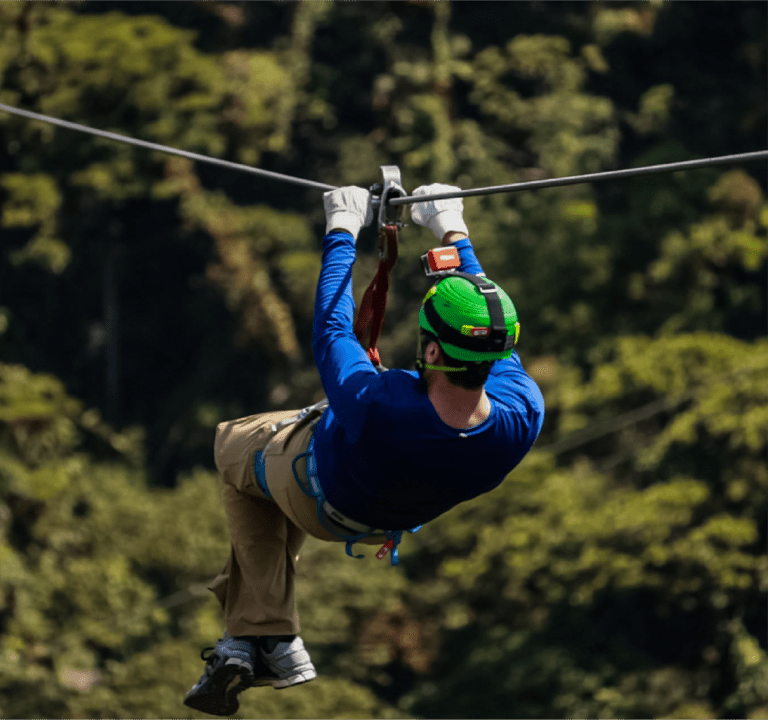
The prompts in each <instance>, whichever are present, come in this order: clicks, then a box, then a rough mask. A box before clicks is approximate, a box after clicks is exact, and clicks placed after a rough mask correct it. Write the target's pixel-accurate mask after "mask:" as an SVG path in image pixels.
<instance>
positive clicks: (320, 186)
mask: <svg viewBox="0 0 768 720" xmlns="http://www.w3.org/2000/svg"><path fill="white" fill-rule="evenodd" d="M0 110H2V111H4V112H7V113H11V114H13V115H20V116H21V117H24V118H28V119H29V120H40V121H41V122H45V123H49V124H51V125H58V126H59V127H63V128H67V130H77V131H79V132H84V133H89V134H91V135H96V136H98V137H103V138H107V139H108V140H116V141H117V142H122V143H127V144H128V145H138V146H139V147H143V148H147V149H148V150H157V151H158V152H162V153H166V154H168V155H178V156H180V157H184V158H187V159H189V160H197V161H198V162H205V163H210V164H211V165H219V166H220V167H225V168H229V169H230V170H240V171H242V172H247V173H251V174H253V175H260V176H262V177H266V178H269V179H270V180H280V181H282V182H289V183H293V184H294V185H304V186H306V187H311V188H315V189H317V190H335V189H336V186H335V185H326V184H325V183H319V182H315V181H314V180H303V179H301V178H296V177H292V176H290V175H283V174H282V173H276V172H272V171H271V170H261V169H259V168H255V167H251V166H250V165H242V164H241V163H236V162H230V161H229V160H221V159H219V158H213V157H209V156H208V155H199V154H198V153H193V152H188V151H187V150H178V149H176V148H172V147H168V146H167V145H160V144H158V143H152V142H147V141H146V140H137V139H136V138H132V137H128V136H127V135H119V134H118V133H113V132H108V131H107V130H97V129H96V128H92V127H88V126H87V125H80V124H79V123H73V122H69V121H68V120H59V119H58V118H55V117H50V116H49V115H41V114H40V113H35V112H30V111H29V110H20V109H19V108H15V107H11V106H10V105H3V104H2V103H0Z"/></svg>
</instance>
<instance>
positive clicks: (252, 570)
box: [209, 410, 386, 637]
mask: <svg viewBox="0 0 768 720" xmlns="http://www.w3.org/2000/svg"><path fill="white" fill-rule="evenodd" d="M298 412H299V411H297V410H290V411H283V412H271V413H262V414H260V415H250V416H248V417H244V418H239V419H237V420H231V421H228V422H223V423H220V424H219V425H218V427H217V428H216V440H215V442H214V459H215V461H216V467H217V469H218V471H219V475H220V478H221V480H222V484H223V497H224V505H225V507H226V512H227V520H228V523H229V531H230V536H231V541H232V545H231V550H230V556H229V559H228V561H227V564H226V566H225V568H224V570H223V571H222V572H221V574H220V575H219V576H218V577H217V578H216V579H215V580H214V581H213V582H212V583H211V585H210V586H209V589H210V590H212V591H213V592H214V594H215V595H216V597H217V598H218V600H219V602H220V603H221V606H222V609H223V611H224V617H225V620H226V627H227V632H228V633H229V634H230V635H231V636H232V637H237V636H239V635H290V634H296V633H297V632H298V631H299V620H298V615H297V614H296V611H295V599H294V579H295V575H296V563H297V562H298V560H299V553H300V551H301V546H302V545H303V543H304V540H305V539H306V536H307V535H312V536H313V537H316V538H318V539H320V540H326V541H329V542H343V541H342V540H340V539H339V538H337V537H336V536H335V535H333V534H331V533H329V532H328V531H327V530H325V529H324V528H323V526H322V525H321V523H320V521H319V519H318V517H317V503H316V501H315V500H314V499H313V498H310V497H309V496H307V495H305V494H304V492H303V491H302V490H301V488H300V487H299V486H298V483H297V482H296V478H295V477H294V474H293V469H292V463H293V460H294V458H295V457H296V456H297V455H299V454H300V453H302V452H304V451H305V450H306V449H307V446H308V444H309V441H310V438H311V437H312V432H313V428H314V424H315V422H316V420H317V419H318V418H319V416H320V413H321V411H316V412H313V413H311V414H310V415H308V416H307V417H306V418H303V419H302V420H301V421H299V422H297V423H293V424H291V425H288V426H286V427H284V428H282V429H280V430H279V431H278V432H277V433H275V432H273V431H272V426H273V425H274V424H276V423H278V422H280V421H281V420H285V419H288V418H291V417H294V416H295V415H297V414H298ZM259 450H262V451H264V457H265V460H266V463H265V467H266V478H267V487H268V488H269V491H270V493H271V494H272V498H267V497H266V496H265V495H264V493H263V492H262V491H261V488H260V487H259V484H258V481H257V480H256V472H255V470H254V459H255V456H256V453H257V452H258V451H259ZM296 470H297V472H298V474H299V478H300V479H301V481H302V482H304V483H305V485H306V483H307V476H306V463H305V461H304V459H303V458H302V459H300V460H299V461H298V462H297V463H296ZM385 541H386V538H385V537H383V536H376V537H371V538H367V539H366V540H364V541H362V542H364V543H366V544H370V545H376V544H378V545H381V544H383V543H384V542H385ZM350 562H352V560H351V559H350Z"/></svg>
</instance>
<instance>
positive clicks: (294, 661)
mask: <svg viewBox="0 0 768 720" xmlns="http://www.w3.org/2000/svg"><path fill="white" fill-rule="evenodd" d="M259 655H260V656H261V659H262V661H263V662H264V664H265V665H266V667H267V669H268V671H269V672H270V673H271V674H272V676H273V677H272V678H271V679H270V680H269V684H270V685H272V687H273V688H275V689H276V690H282V689H284V688H287V687H292V686H293V685H300V684H301V683H305V682H309V681H310V680H314V679H315V678H316V677H317V673H316V672H315V666H314V665H313V664H312V661H311V660H310V658H309V653H308V652H307V651H306V649H305V648H304V641H303V640H302V639H301V638H300V637H298V636H296V637H295V638H293V640H291V641H290V642H285V641H283V642H278V643H277V645H276V646H275V648H274V650H272V652H267V651H266V650H265V649H264V648H261V649H260V650H259ZM261 679H262V680H263V679H264V678H261Z"/></svg>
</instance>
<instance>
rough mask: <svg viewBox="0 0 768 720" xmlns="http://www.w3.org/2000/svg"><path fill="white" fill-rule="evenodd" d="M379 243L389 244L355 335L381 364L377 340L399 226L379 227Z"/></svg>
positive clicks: (366, 300) (395, 251)
mask: <svg viewBox="0 0 768 720" xmlns="http://www.w3.org/2000/svg"><path fill="white" fill-rule="evenodd" d="M379 246H380V247H381V248H386V256H385V259H383V260H379V268H378V270H377V271H376V275H374V277H373V280H371V284H370V285H369V286H368V289H367V290H366V291H365V294H364V295H363V299H362V301H361V302H360V309H359V311H358V313H357V321H356V322H355V335H356V336H357V339H358V340H359V341H360V344H361V345H362V346H363V347H364V348H365V350H366V351H367V353H368V357H369V358H370V359H371V362H372V363H373V364H374V365H381V358H380V356H379V350H378V348H377V347H376V343H378V341H379V335H380V334H381V328H382V326H383V325H384V312H385V310H386V309H387V291H388V290H389V273H390V270H392V268H393V267H394V265H395V263H396V262H397V226H396V225H385V226H384V227H382V228H381V229H380V230H379Z"/></svg>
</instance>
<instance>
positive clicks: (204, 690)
mask: <svg viewBox="0 0 768 720" xmlns="http://www.w3.org/2000/svg"><path fill="white" fill-rule="evenodd" d="M209 650H210V651H212V652H210V653H209V654H208V655H206V652H208V651H209ZM200 657H201V658H202V659H203V660H205V661H206V664H205V672H204V673H203V676H202V677H201V678H200V679H199V680H198V681H197V683H196V684H195V685H194V686H193V687H192V689H191V690H190V691H189V692H188V693H187V695H186V697H185V698H184V704H185V705H186V706H187V707H191V708H194V709H195V710H200V711H202V712H204V713H208V714H209V715H233V714H234V713H236V712H237V709H238V707H240V701H239V700H238V698H237V696H238V694H239V693H241V692H242V691H243V690H245V689H246V688H249V687H253V685H254V684H255V680H254V668H255V667H257V668H258V670H257V672H259V671H260V670H261V669H262V668H261V662H260V660H259V659H258V658H257V653H256V648H255V647H254V646H253V643H250V642H248V641H247V640H237V639H235V638H232V637H230V636H229V635H228V634H227V633H226V632H225V633H224V637H223V638H221V639H220V640H219V641H218V642H217V643H216V647H212V648H205V649H204V650H203V652H202V653H200ZM259 674H260V675H261V674H263V673H261V672H259ZM265 679H266V678H260V680H265ZM272 679H274V678H272ZM262 684H266V683H262Z"/></svg>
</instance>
